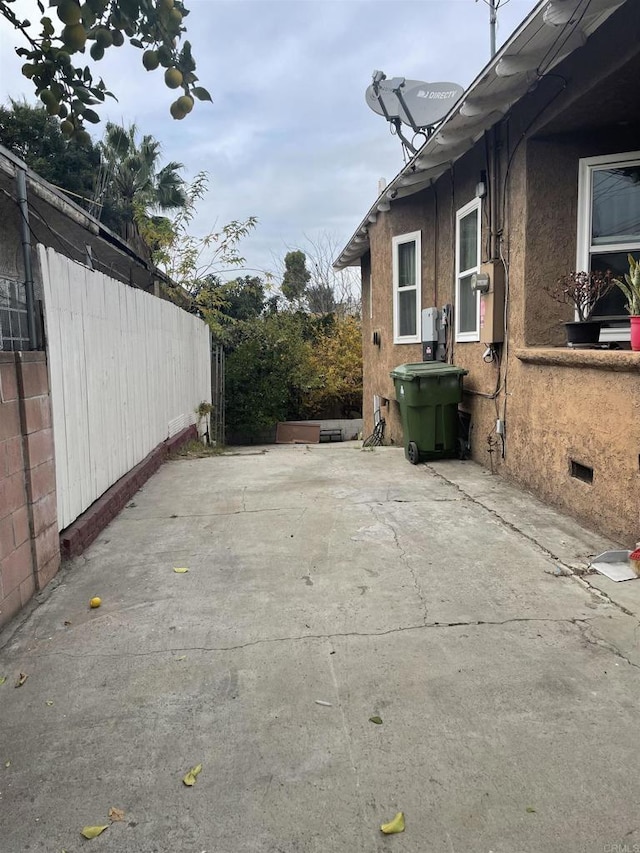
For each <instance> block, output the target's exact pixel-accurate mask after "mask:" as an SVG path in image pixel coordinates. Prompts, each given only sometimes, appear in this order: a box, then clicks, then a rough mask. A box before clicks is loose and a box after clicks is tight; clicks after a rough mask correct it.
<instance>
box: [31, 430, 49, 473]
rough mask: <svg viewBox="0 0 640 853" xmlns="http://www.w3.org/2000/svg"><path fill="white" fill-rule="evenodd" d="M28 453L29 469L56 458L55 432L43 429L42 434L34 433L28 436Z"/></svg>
mask: <svg viewBox="0 0 640 853" xmlns="http://www.w3.org/2000/svg"><path fill="white" fill-rule="evenodd" d="M27 452H28V454H29V467H30V468H35V467H36V466H37V465H42V463H43V462H48V461H49V460H50V459H53V458H54V453H53V430H52V429H42V430H40V432H32V433H31V434H30V435H28V436H27Z"/></svg>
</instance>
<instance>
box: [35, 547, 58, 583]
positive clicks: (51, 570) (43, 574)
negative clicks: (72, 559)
mask: <svg viewBox="0 0 640 853" xmlns="http://www.w3.org/2000/svg"><path fill="white" fill-rule="evenodd" d="M59 568H60V554H58V555H57V556H55V557H52V558H51V559H50V560H49V562H48V563H46V564H45V565H44V566H42V568H41V569H40V570H39V571H38V586H39V587H40V589H44V587H45V586H46V585H47V584H48V583H49V582H50V581H51V580H53V578H54V577H55V576H56V575H57V574H58V569H59Z"/></svg>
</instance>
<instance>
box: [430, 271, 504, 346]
mask: <svg viewBox="0 0 640 853" xmlns="http://www.w3.org/2000/svg"><path fill="white" fill-rule="evenodd" d="M480 272H481V273H486V274H487V275H488V276H489V290H488V291H487V292H486V293H481V294H480V341H481V342H482V343H483V344H500V343H502V342H503V341H504V290H505V288H504V264H503V263H502V261H499V260H496V261H488V262H487V263H486V264H482V266H481V267H480ZM423 314H424V312H423Z"/></svg>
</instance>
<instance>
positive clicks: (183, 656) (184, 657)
mask: <svg viewBox="0 0 640 853" xmlns="http://www.w3.org/2000/svg"><path fill="white" fill-rule="evenodd" d="M186 659H187V656H186V655H180V657H179V658H176V660H186Z"/></svg>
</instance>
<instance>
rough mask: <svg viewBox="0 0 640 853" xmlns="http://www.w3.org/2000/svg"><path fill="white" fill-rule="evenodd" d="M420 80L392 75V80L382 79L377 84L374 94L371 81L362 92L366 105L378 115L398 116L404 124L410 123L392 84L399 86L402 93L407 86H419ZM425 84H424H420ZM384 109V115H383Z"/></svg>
mask: <svg viewBox="0 0 640 853" xmlns="http://www.w3.org/2000/svg"><path fill="white" fill-rule="evenodd" d="M419 85H421V84H420V80H405V79H404V77H394V78H393V80H382V81H381V82H380V83H379V84H378V92H377V94H376V91H375V88H374V85H373V83H372V84H371V86H368V87H367V91H366V92H365V94H364V98H365V101H366V102H367V106H368V107H369V108H370V109H372V110H373V111H374V113H378V115H379V116H385V118H387V116H388V117H389V118H399V119H400V121H403V122H404V123H405V124H409V125H410V124H411V123H410V121H409V120H408V119H409V117H408V116H407V114H406V113H405V111H404V110H403V109H402V104H401V103H400V101H399V100H398V96H397V95H396V94H395V93H394V91H393V88H392V86H393V87H394V88H395V87H396V86H399V87H400V91H401V92H402V93H403V94H404V93H405V92H406V91H407V88H409V89H412V88H413V87H414V86H419ZM422 85H425V84H422ZM385 110H386V115H385Z"/></svg>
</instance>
